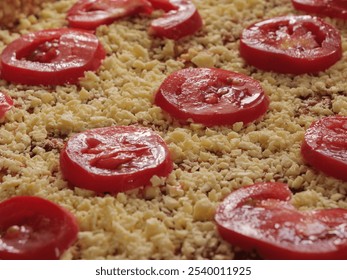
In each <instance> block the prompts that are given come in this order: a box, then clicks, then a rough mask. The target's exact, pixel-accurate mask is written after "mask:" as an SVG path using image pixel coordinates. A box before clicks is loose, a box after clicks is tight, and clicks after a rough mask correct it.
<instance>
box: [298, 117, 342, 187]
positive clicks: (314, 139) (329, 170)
mask: <svg viewBox="0 0 347 280" xmlns="http://www.w3.org/2000/svg"><path fill="white" fill-rule="evenodd" d="M301 153H302V156H303V158H304V159H305V160H306V161H307V162H308V163H309V164H310V165H312V166H313V167H315V168H317V169H318V170H320V171H323V172H324V173H326V174H327V175H329V176H333V177H335V178H338V179H341V180H345V181H347V117H342V116H330V117H325V118H322V119H320V120H318V121H316V122H314V123H312V125H311V126H310V128H309V129H308V130H307V131H306V133H305V138H304V141H303V144H302V146H301Z"/></svg>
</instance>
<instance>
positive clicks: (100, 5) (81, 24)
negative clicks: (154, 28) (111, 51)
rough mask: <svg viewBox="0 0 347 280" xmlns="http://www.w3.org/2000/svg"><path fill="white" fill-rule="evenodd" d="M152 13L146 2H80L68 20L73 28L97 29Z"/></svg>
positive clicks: (112, 0)
mask: <svg viewBox="0 0 347 280" xmlns="http://www.w3.org/2000/svg"><path fill="white" fill-rule="evenodd" d="M151 12H152V6H151V4H150V3H149V2H148V1H146V0H80V1H78V2H77V3H76V4H75V5H74V6H72V8H71V9H70V10H69V11H68V13H67V20H68V22H69V26H71V27H76V28H82V29H95V28H97V27H98V26H100V25H102V24H111V23H112V22H114V21H115V20H117V19H119V18H122V17H127V16H132V15H135V14H138V13H145V14H150V13H151Z"/></svg>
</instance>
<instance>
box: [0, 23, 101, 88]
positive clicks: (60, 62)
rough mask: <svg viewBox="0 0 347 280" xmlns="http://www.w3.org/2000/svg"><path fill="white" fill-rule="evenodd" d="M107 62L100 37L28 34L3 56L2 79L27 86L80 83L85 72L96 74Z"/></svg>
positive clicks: (64, 30)
mask: <svg viewBox="0 0 347 280" xmlns="http://www.w3.org/2000/svg"><path fill="white" fill-rule="evenodd" d="M104 58H105V51H104V49H103V47H102V45H101V44H100V42H99V40H98V39H97V37H96V36H95V35H93V34H91V33H89V32H84V31H80V30H75V29H68V28H62V29H50V30H43V31H38V32H35V33H29V34H26V35H24V36H22V37H21V38H19V39H17V40H15V41H13V42H12V43H10V44H9V45H8V46H7V47H6V48H5V49H4V51H3V52H2V54H1V67H2V72H1V77H2V78H3V79H5V80H7V81H9V82H13V83H19V84H27V85H61V84H65V83H77V82H78V79H79V78H80V77H82V76H83V75H84V72H85V71H95V70H97V69H98V68H99V66H100V65H101V61H102V59H104Z"/></svg>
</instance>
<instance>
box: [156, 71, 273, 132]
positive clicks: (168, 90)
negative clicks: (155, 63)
mask: <svg viewBox="0 0 347 280" xmlns="http://www.w3.org/2000/svg"><path fill="white" fill-rule="evenodd" d="M231 81H235V83H236V84H235V85H233V84H232V82H231ZM221 90H225V93H226V95H224V96H223V95H221V96H218V94H219V93H218V91H219V92H220V91H221ZM229 91H231V92H233V91H235V93H234V94H231V95H230V97H229V96H228V94H229V93H230V92H229ZM245 91H247V93H249V96H245V94H244V92H245ZM229 98H230V99H232V101H230V100H229ZM233 99H235V100H233ZM154 103H155V104H156V105H157V106H159V107H161V108H162V109H163V110H164V111H166V112H167V113H169V114H170V115H171V116H172V117H174V118H176V119H178V120H180V121H183V122H186V121H188V120H190V119H192V120H193V121H194V122H196V123H202V124H204V125H206V126H214V125H232V124H234V123H235V122H244V124H247V123H250V122H252V121H255V120H256V119H258V118H260V117H261V116H262V115H263V114H265V113H266V111H267V109H268V105H269V99H268V97H267V96H266V95H265V94H264V91H263V89H262V87H261V85H260V83H259V82H258V81H256V80H254V79H252V78H250V77H248V76H245V75H243V74H239V73H235V72H231V71H228V70H223V69H217V68H186V69H182V70H178V71H176V72H174V73H172V74H171V75H169V76H168V77H167V78H166V79H165V80H164V82H163V83H162V84H161V86H160V87H159V89H158V90H157V92H156V95H155V100H154Z"/></svg>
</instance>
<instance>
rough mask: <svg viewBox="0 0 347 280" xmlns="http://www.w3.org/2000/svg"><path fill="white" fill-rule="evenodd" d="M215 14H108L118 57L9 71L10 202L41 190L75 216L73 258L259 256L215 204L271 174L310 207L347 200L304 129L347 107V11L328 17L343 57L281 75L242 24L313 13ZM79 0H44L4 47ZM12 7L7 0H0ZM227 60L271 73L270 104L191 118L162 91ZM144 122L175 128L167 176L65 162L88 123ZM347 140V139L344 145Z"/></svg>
mask: <svg viewBox="0 0 347 280" xmlns="http://www.w3.org/2000/svg"><path fill="white" fill-rule="evenodd" d="M193 2H194V4H195V6H196V8H197V10H198V11H199V13H200V15H201V18H202V21H203V26H202V28H201V29H199V30H198V31H197V32H196V33H195V34H194V35H191V36H186V37H184V38H182V39H179V40H172V39H165V38H161V37H156V36H153V35H152V34H150V33H149V32H148V28H149V24H150V22H151V20H153V19H155V18H157V17H158V16H160V15H161V14H162V11H160V10H155V11H154V12H153V13H152V14H151V15H142V14H140V15H132V16H127V17H124V18H120V19H118V20H116V21H115V22H113V23H110V24H108V25H101V26H99V27H98V28H97V29H96V31H95V35H96V37H97V38H98V39H99V40H100V42H101V44H102V46H103V48H104V50H105V52H106V58H105V59H104V60H103V62H102V64H101V66H100V68H99V69H98V70H97V71H87V72H85V73H84V76H83V77H82V78H80V79H79V82H78V83H77V84H76V85H69V84H67V85H58V86H27V85H20V84H14V83H9V82H6V81H5V80H3V79H1V80H0V91H2V92H6V93H7V94H8V95H9V96H10V97H11V98H12V100H13V102H14V105H13V107H12V108H11V109H10V110H9V111H8V112H7V113H6V115H5V116H4V117H2V118H1V119H0V184H1V185H0V201H4V200H6V199H8V198H11V197H14V196H24V195H25V196H29V195H30V196H39V197H42V198H46V199H48V200H51V201H53V202H55V203H57V204H59V205H60V206H62V207H64V208H65V209H67V210H68V211H69V212H70V213H71V214H72V215H74V216H75V217H76V219H77V222H78V225H79V233H78V238H77V241H76V242H75V243H74V244H73V245H72V246H71V247H70V248H69V249H68V250H67V251H65V253H64V254H63V255H62V256H61V259H245V258H246V259H258V258H259V256H258V255H257V254H256V253H255V252H243V251H242V250H241V249H240V248H238V247H237V246H233V245H230V244H229V243H227V242H226V241H224V240H223V239H222V238H221V237H220V236H219V234H218V231H217V227H216V223H215V218H214V215H215V211H216V209H217V207H218V205H219V204H220V203H221V201H222V200H223V199H224V198H225V197H226V196H227V195H228V194H230V193H231V192H232V191H234V190H237V189H240V188H241V187H244V186H248V185H252V184H255V183H260V182H282V183H286V184H288V186H289V188H290V190H291V192H292V193H293V197H292V200H291V202H292V203H293V205H294V206H295V207H296V208H298V209H299V210H313V209H329V208H345V209H347V200H346V193H347V183H346V182H344V181H342V180H338V179H335V178H333V177H329V176H327V175H325V174H324V173H323V172H320V171H319V170H317V169H315V168H314V167H312V166H311V165H309V164H307V163H306V162H305V161H304V159H303V157H302V155H301V145H302V142H303V140H304V135H305V131H306V130H307V129H308V128H309V127H310V125H311V124H312V122H314V121H316V120H318V119H320V118H322V117H326V116H331V115H341V116H347V22H346V21H344V20H342V19H333V18H330V17H323V20H324V21H325V22H326V23H328V24H330V25H332V26H334V27H336V28H337V29H338V30H339V32H340V34H341V42H342V44H341V45H342V57H341V59H339V60H338V61H337V62H336V63H335V64H334V65H332V66H331V67H329V68H328V69H326V70H324V71H321V72H319V73H315V74H300V75H294V74H278V73H275V72H271V71H263V70H259V69H257V68H255V67H254V66H251V65H249V64H247V63H246V62H245V60H244V59H243V58H242V57H241V56H240V52H239V46H240V36H241V33H242V31H243V30H244V29H245V28H247V27H248V26H250V25H251V24H254V23H255V22H259V21H261V20H265V19H269V18H273V17H278V16H284V15H303V14H304V13H303V12H299V11H297V10H295V9H294V8H293V6H292V4H291V1H286V0H271V1H267V0H195V1H193ZM75 3H76V1H73V0H58V1H54V2H47V3H44V4H43V6H42V7H41V6H40V8H39V9H38V10H37V9H35V11H33V10H30V11H29V14H28V15H27V16H24V14H22V15H21V16H20V17H19V18H18V19H15V20H16V23H15V24H14V25H13V26H11V28H9V29H5V27H4V28H2V29H1V30H0V51H2V50H4V49H5V47H6V46H7V45H8V44H10V43H11V42H12V41H13V40H15V39H17V38H19V37H20V36H21V35H24V34H27V33H29V32H34V31H39V30H44V29H52V28H62V27H66V26H67V21H66V15H67V12H68V10H69V9H70V8H71V7H72V6H73V5H74V4H75ZM0 9H1V6H0ZM189 67H194V68H220V69H225V70H229V71H233V72H237V73H240V74H244V75H248V76H250V77H251V78H253V79H255V80H257V81H259V82H260V84H261V86H262V88H263V89H264V92H265V94H266V95H267V96H268V97H269V108H268V110H267V112H266V113H265V114H264V116H263V117H262V118H260V119H257V120H256V121H252V122H250V123H248V124H247V125H244V124H243V123H242V122H236V123H234V124H232V125H229V126H228V125H223V126H209V127H206V126H205V125H203V124H199V123H193V122H189V121H188V122H183V123H182V122H181V121H179V120H176V119H175V118H174V117H172V116H171V115H169V114H168V113H166V112H164V111H163V110H162V109H161V108H160V107H159V106H157V105H155V104H154V98H155V93H156V91H157V89H158V88H159V87H160V85H161V83H162V82H163V81H164V80H165V78H166V77H168V76H169V75H170V74H171V73H173V72H175V71H178V70H181V69H185V68H189ZM129 125H135V126H140V127H145V128H149V129H151V130H153V131H154V132H156V133H157V134H159V135H160V136H161V137H162V138H163V140H164V141H165V143H166V145H167V147H168V150H169V152H170V156H171V159H172V161H173V170H172V172H171V173H170V174H169V175H168V177H161V176H157V175H154V176H152V177H151V179H150V183H149V184H148V185H147V186H140V187H138V188H135V189H132V190H128V191H124V192H118V193H102V194H100V193H96V192H94V191H92V190H85V189H82V188H79V187H76V186H75V185H73V184H69V183H68V182H67V181H66V180H65V179H64V177H63V175H62V172H61V167H60V153H61V151H62V149H63V147H64V145H65V143H66V142H67V140H68V139H69V138H70V137H72V136H73V135H76V134H77V133H81V132H83V131H86V130H90V129H94V128H102V127H109V126H129ZM345 152H346V148H345Z"/></svg>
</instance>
